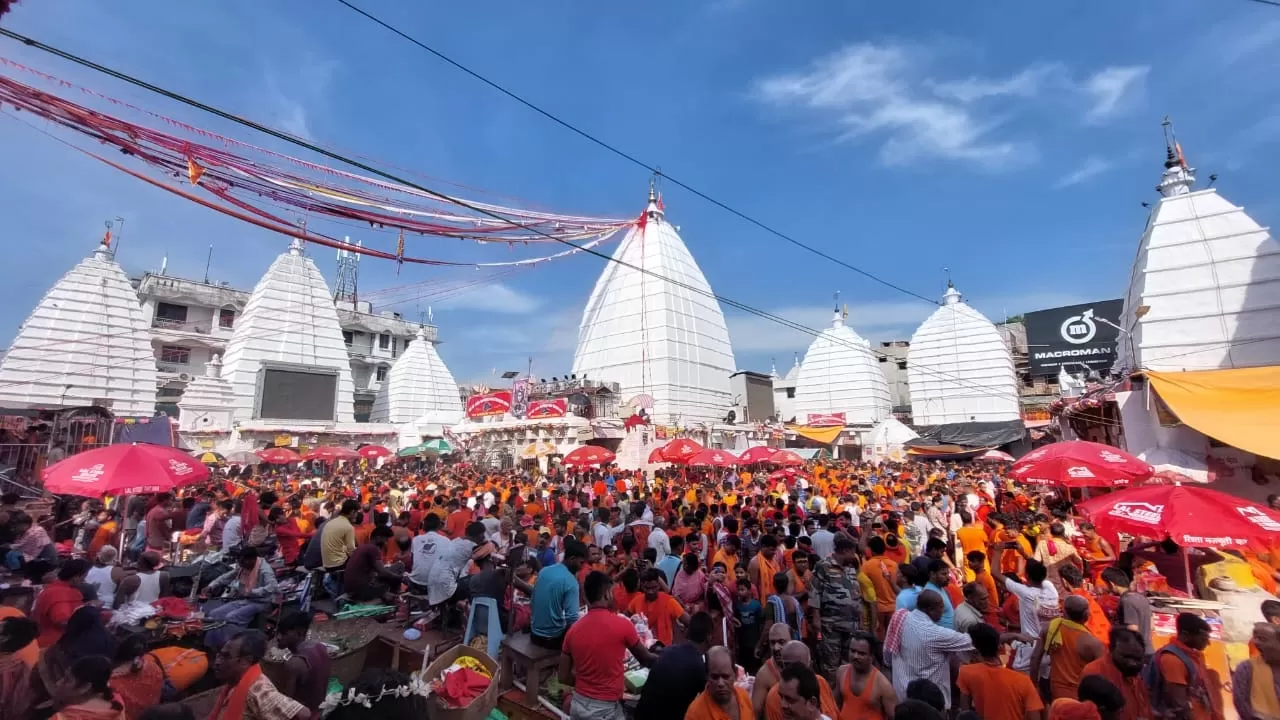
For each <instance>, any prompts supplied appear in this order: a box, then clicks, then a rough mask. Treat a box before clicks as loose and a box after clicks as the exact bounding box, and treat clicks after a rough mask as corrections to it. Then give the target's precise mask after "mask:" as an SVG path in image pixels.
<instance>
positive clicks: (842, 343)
mask: <svg viewBox="0 0 1280 720" xmlns="http://www.w3.org/2000/svg"><path fill="white" fill-rule="evenodd" d="M889 412H890V402H889V383H888V381H886V380H885V377H884V372H883V371H882V370H881V369H880V361H879V360H878V359H877V358H876V356H875V354H874V353H872V352H871V343H869V342H867V341H866V340H864V339H862V338H861V337H860V336H859V335H858V333H856V332H854V331H853V329H852V328H850V327H848V326H847V325H845V324H844V318H843V317H842V315H841V313H840V312H839V311H837V312H836V315H835V319H834V320H832V322H831V327H829V328H827V329H826V330H823V331H822V334H820V335H818V337H817V338H815V339H814V341H813V343H812V344H810V345H809V349H808V350H807V351H806V352H805V354H804V360H803V361H801V363H800V372H799V373H798V374H797V376H796V403H795V414H796V420H797V421H799V422H801V423H803V422H805V421H806V419H807V418H808V416H809V415H828V414H832V413H844V420H845V422H846V423H848V424H860V425H862V424H874V423H878V422H880V421H881V420H883V419H885V418H887V417H889Z"/></svg>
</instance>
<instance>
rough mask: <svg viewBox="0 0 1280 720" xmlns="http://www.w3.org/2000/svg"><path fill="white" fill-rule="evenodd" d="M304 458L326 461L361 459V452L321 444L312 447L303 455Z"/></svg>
mask: <svg viewBox="0 0 1280 720" xmlns="http://www.w3.org/2000/svg"><path fill="white" fill-rule="evenodd" d="M302 459H303V460H323V461H325V462H333V461H335V460H359V459H360V453H358V452H356V451H355V450H348V449H346V448H341V447H334V446H332V445H319V446H316V447H314V448H311V451H310V452H308V453H307V454H306V455H303V456H302Z"/></svg>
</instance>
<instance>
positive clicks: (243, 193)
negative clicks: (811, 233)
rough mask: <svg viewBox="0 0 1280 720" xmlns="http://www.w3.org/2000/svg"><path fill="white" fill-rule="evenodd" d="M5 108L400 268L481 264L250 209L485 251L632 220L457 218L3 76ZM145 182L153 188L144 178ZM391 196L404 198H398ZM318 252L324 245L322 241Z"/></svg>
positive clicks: (331, 174) (274, 222) (246, 212)
mask: <svg viewBox="0 0 1280 720" xmlns="http://www.w3.org/2000/svg"><path fill="white" fill-rule="evenodd" d="M0 65H4V66H8V67H12V68H15V69H19V70H23V71H26V72H30V73H33V74H35V75H37V76H39V77H41V78H44V79H47V80H50V81H53V82H57V83H59V84H60V86H62V87H75V86H73V85H71V84H70V83H67V82H65V81H61V80H58V79H57V78H54V77H52V76H50V75H47V74H45V73H42V72H40V71H36V70H32V69H31V68H27V67H25V66H22V65H20V64H18V63H14V62H12V61H9V60H6V59H4V58H0ZM80 89H81V90H82V91H83V92H86V93H90V94H93V95H96V96H98V97H103V98H106V96H103V95H101V94H99V93H95V92H93V91H91V90H87V89H85V88H80ZM107 99H108V100H111V101H112V102H114V103H115V104H118V105H120V106H123V107H129V108H133V109H138V108H134V106H132V105H129V104H128V103H123V102H120V101H116V100H112V99H110V98H107ZM5 104H8V105H12V106H13V107H14V108H16V109H18V110H21V111H26V112H30V113H32V114H34V115H36V116H38V117H41V118H44V119H47V120H49V121H51V122H54V123H57V124H58V125H60V126H62V127H65V128H68V129H70V130H73V131H75V132H78V133H80V134H83V135H85V136H87V137H90V138H92V139H94V140H97V141H98V142H100V143H103V144H106V145H110V146H114V147H116V148H117V149H118V150H119V151H120V152H122V153H123V154H125V155H128V156H133V157H136V158H138V159H140V160H142V161H143V162H145V163H147V164H148V165H151V166H152V167H154V168H157V169H159V170H161V171H162V172H164V173H165V174H167V175H169V176H171V177H174V178H185V179H186V180H188V181H189V182H190V183H191V184H192V185H195V186H198V187H200V188H201V189H203V190H205V191H207V192H208V193H210V194H211V195H213V196H214V197H215V198H216V199H217V200H218V201H219V202H218V203H213V202H208V201H203V202H201V204H202V205H205V206H207V207H210V208H212V209H215V210H219V211H221V212H225V213H226V214H228V215H232V216H233V217H237V218H240V219H242V220H246V221H248V219H249V218H254V219H255V220H256V222H255V224H259V225H262V224H263V222H265V223H267V224H268V225H269V226H271V229H274V230H276V231H278V232H284V234H287V235H292V236H295V237H304V236H305V238H306V239H309V240H310V239H313V238H314V239H317V240H316V241H317V242H319V241H320V240H327V241H329V242H330V243H336V245H334V246H335V247H341V248H343V249H349V250H351V251H352V252H361V253H362V254H365V255H371V256H376V257H386V258H388V259H394V260H397V261H398V262H420V263H423V262H424V263H428V264H440V265H458V266H471V265H477V264H482V263H452V262H445V261H435V260H427V259H424V258H413V257H409V256H406V255H405V254H404V247H403V241H402V240H401V241H400V242H399V243H398V244H397V248H396V252H395V253H387V252H383V251H376V250H373V249H371V248H364V247H358V246H356V245H354V244H351V243H347V242H344V241H341V240H336V239H333V238H328V237H327V236H324V235H322V234H319V233H315V232H298V231H296V230H289V231H285V230H281V229H280V228H291V227H292V225H293V224H292V223H290V222H289V221H287V220H285V219H284V218H281V217H279V216H277V215H275V214H273V213H272V212H270V211H268V210H266V209H264V208H262V207H260V206H259V205H257V204H255V203H259V202H263V201H266V202H270V203H275V204H278V205H285V206H288V207H292V208H295V209H297V210H298V211H300V212H305V213H315V214H316V215H320V216H327V217H332V218H335V219H345V220H356V221H361V222H366V223H369V225H370V226H372V227H375V228H388V227H390V228H398V229H400V230H401V233H402V234H403V232H405V231H408V232H412V233H418V234H420V235H429V236H436V237H446V238H455V239H465V240H473V241H477V242H482V243H486V242H487V243H492V242H505V243H507V244H509V245H514V244H515V243H521V244H528V243H531V242H554V241H553V240H551V239H550V238H547V237H544V236H542V235H539V234H538V233H547V234H550V235H553V236H554V237H555V238H558V239H562V240H567V241H571V242H572V241H591V242H588V243H586V246H594V245H596V244H598V242H599V241H602V240H603V239H604V238H606V237H607V236H610V235H612V234H614V233H616V232H617V231H618V230H620V229H622V228H624V227H627V226H628V225H631V224H632V223H633V222H634V221H625V220H617V219H603V218H589V217H580V216H573V215H556V214H550V213H542V212H535V211H528V210H521V209H513V208H502V207H499V206H494V205H488V204H485V203H472V202H471V201H467V202H468V204H472V205H475V206H477V207H483V208H485V209H492V211H493V212H495V213H498V214H501V215H503V216H504V217H506V218H510V220H505V219H504V220H499V219H495V218H490V217H486V216H483V215H480V214H464V213H463V212H459V211H458V209H457V206H454V205H450V204H449V203H450V201H451V200H454V199H453V198H447V199H445V200H441V199H439V198H434V197H432V196H430V195H429V194H427V193H424V192H422V191H419V190H417V189H415V188H410V187H407V186H403V185H397V184H395V183H388V182H384V181H381V180H377V179H374V178H367V177H363V176H360V175H356V174H354V173H349V172H346V171H343V170H338V169H335V168H330V167H327V166H323V165H319V164H316V163H312V162H309V161H306V160H302V159H300V158H295V157H292V156H289V155H285V154H282V153H278V152H274V151H270V150H266V149H264V148H258V147H256V146H253V145H249V144H247V143H243V142H240V141H237V140H234V139H231V138H226V137H224V136H221V135H218V134H216V133H211V132H208V131H205V130H201V129H199V128H195V127H193V126H191V125H187V124H186V123H181V122H179V121H176V120H171V119H168V118H163V116H158V115H156V114H155V113H149V114H151V115H152V116H155V117H161V118H162V119H164V120H165V121H167V122H169V123H170V124H172V125H174V126H176V127H179V128H181V129H184V130H186V131H188V132H190V133H192V134H196V135H198V136H200V137H202V138H207V139H209V140H213V141H214V142H217V143H220V144H222V145H224V146H226V148H227V149H224V148H218V147H214V146H212V145H207V144H203V143H200V142H195V141H192V140H190V139H186V138H181V137H177V136H174V135H170V134H168V133H164V132H160V131H157V130H154V129H151V128H148V127H145V126H142V125H138V124H135V123H132V122H128V121H126V120H123V119H120V118H117V117H114V116H112V115H108V114H106V113H102V112H99V111H96V110H91V109H89V108H86V107H83V106H81V105H78V104H76V103H74V102H71V101H69V100H66V99H64V98H61V97H58V96H56V95H53V94H50V93H46V92H44V91H41V90H38V89H36V88H33V87H31V86H28V85H25V84H23V83H20V82H18V81H16V80H13V79H11V78H6V77H0V106H3V105H5ZM142 112H147V111H142ZM232 147H235V148H240V149H242V150H253V151H255V152H258V153H261V154H264V155H268V156H271V157H274V158H276V159H283V160H286V161H288V162H289V163H290V164H292V165H294V166H297V167H299V168H302V169H305V170H308V171H310V172H312V173H317V174H322V175H324V176H326V177H325V178H324V179H316V178H315V177H304V176H302V175H299V174H296V173H293V172H290V171H287V170H285V169H283V168H281V167H279V166H276V165H273V164H271V163H268V162H263V161H262V160H257V159H251V158H248V157H245V156H243V155H241V154H238V153H236V152H233V151H232V150H231V149H229V148H232ZM86 154H88V155H90V156H91V157H94V158H97V159H99V160H102V161H103V162H108V164H110V165H111V166H112V167H115V168H117V169H120V170H122V171H125V172H128V173H129V174H130V175H133V176H135V177H138V178H140V179H146V178H145V177H144V176H142V175H141V174H139V173H136V172H132V171H129V170H127V169H126V168H124V166H122V165H120V164H118V163H111V162H109V161H107V160H106V159H105V158H102V157H101V156H99V155H95V154H93V153H86ZM338 181H341V182H338ZM148 182H152V181H151V180H149V179H148ZM152 184H157V185H159V186H161V187H165V189H167V190H169V191H171V192H175V193H176V194H178V195H181V196H183V197H186V198H187V199H192V200H194V199H195V196H194V195H193V194H191V193H187V192H183V191H179V190H177V189H176V188H170V187H168V186H167V185H165V184H163V183H155V182H152ZM392 193H394V194H392ZM395 195H401V196H404V197H395ZM219 203H220V204H219ZM522 226H523V227H522ZM320 244H327V243H326V242H320ZM576 252H578V250H569V251H566V252H563V253H557V254H555V255H552V256H549V257H546V258H534V259H531V260H529V261H520V262H530V263H532V262H540V261H543V260H549V259H553V258H556V257H563V256H565V255H569V254H575V253H576ZM491 264H494V263H491ZM502 264H506V263H502Z"/></svg>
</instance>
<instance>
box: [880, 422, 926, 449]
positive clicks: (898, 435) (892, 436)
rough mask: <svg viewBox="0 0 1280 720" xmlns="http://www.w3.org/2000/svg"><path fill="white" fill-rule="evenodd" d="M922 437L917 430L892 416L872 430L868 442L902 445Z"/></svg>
mask: <svg viewBox="0 0 1280 720" xmlns="http://www.w3.org/2000/svg"><path fill="white" fill-rule="evenodd" d="M918 437H920V435H919V434H917V433H916V431H915V430H912V429H911V428H909V427H907V426H906V425H904V424H903V423H902V421H901V420H899V419H898V418H896V417H890V418H888V419H886V420H885V421H884V422H882V423H880V424H879V425H877V426H876V427H875V429H874V430H872V431H871V437H870V438H868V443H869V444H871V445H901V444H903V443H905V442H906V441H908V440H914V439H916V438H918Z"/></svg>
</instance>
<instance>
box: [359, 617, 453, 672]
mask: <svg viewBox="0 0 1280 720" xmlns="http://www.w3.org/2000/svg"><path fill="white" fill-rule="evenodd" d="M404 631H405V628H403V627H401V626H400V624H399V623H386V624H385V625H383V627H382V628H381V629H380V630H378V633H377V635H375V636H374V639H373V641H372V642H370V643H369V654H368V656H367V657H366V659H365V667H367V668H391V669H393V670H399V671H401V672H403V673H407V674H413V673H415V672H417V671H419V670H421V669H422V668H424V667H426V666H427V665H429V664H430V663H431V658H433V657H435V656H437V655H439V654H440V653H442V652H444V651H445V650H448V649H449V648H451V647H453V646H454V645H456V644H458V642H460V641H461V639H462V638H461V636H459V635H455V634H452V633H450V634H447V635H446V634H444V633H441V632H440V631H438V630H428V631H426V632H424V633H422V637H420V638H418V639H417V640H406V639H405V637H404Z"/></svg>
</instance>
